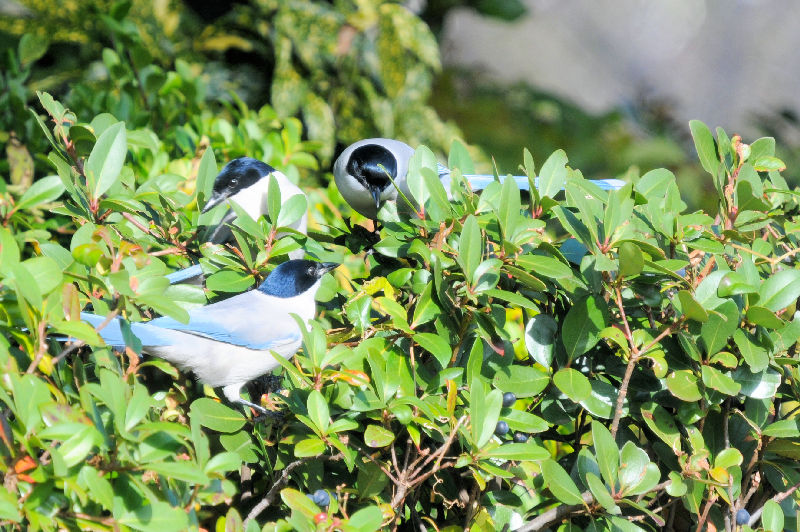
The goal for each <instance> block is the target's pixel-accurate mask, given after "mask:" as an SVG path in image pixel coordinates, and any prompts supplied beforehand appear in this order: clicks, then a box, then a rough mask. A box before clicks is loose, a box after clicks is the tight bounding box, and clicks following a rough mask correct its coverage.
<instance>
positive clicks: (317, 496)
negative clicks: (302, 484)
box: [311, 490, 331, 507]
mask: <svg viewBox="0 0 800 532" xmlns="http://www.w3.org/2000/svg"><path fill="white" fill-rule="evenodd" d="M311 500H312V501H314V504H316V505H317V506H320V507H322V506H328V505H329V504H330V503H331V496H330V495H329V494H328V492H327V491H325V490H317V491H315V492H314V495H312V496H311Z"/></svg>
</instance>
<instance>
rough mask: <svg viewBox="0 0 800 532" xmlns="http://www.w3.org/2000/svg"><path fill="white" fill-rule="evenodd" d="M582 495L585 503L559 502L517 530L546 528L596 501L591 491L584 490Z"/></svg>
mask: <svg viewBox="0 0 800 532" xmlns="http://www.w3.org/2000/svg"><path fill="white" fill-rule="evenodd" d="M581 497H582V498H583V502H584V503H585V504H559V505H558V506H555V507H553V508H550V509H549V510H547V511H546V512H544V513H543V514H540V515H539V516H537V517H536V519H533V520H532V521H528V522H527V523H525V524H524V525H522V526H521V527H519V528H518V529H517V530H516V532H536V531H538V530H544V529H546V528H549V527H550V526H551V525H552V524H553V523H556V522H558V521H561V520H562V519H564V518H565V517H567V516H568V515H570V514H573V513H576V512H580V511H584V510H586V505H587V504H591V503H593V502H594V497H593V496H592V492H590V491H584V492H583V494H582V495H581Z"/></svg>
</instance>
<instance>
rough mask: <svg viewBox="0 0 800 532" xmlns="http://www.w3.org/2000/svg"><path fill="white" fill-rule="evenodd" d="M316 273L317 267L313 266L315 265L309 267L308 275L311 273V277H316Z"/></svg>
mask: <svg viewBox="0 0 800 532" xmlns="http://www.w3.org/2000/svg"><path fill="white" fill-rule="evenodd" d="M316 274H317V269H316V268H313V267H312V268H309V269H308V275H309V276H310V277H314V276H315V275H316Z"/></svg>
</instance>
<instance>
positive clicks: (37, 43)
mask: <svg viewBox="0 0 800 532" xmlns="http://www.w3.org/2000/svg"><path fill="white" fill-rule="evenodd" d="M48 46H49V43H48V42H47V39H45V38H43V37H41V36H39V35H33V34H31V33H26V34H25V35H23V36H22V38H21V39H20V40H19V45H18V46H17V53H18V54H19V62H20V64H21V65H22V66H23V67H24V66H27V65H28V64H29V63H33V62H34V61H36V60H37V59H40V58H41V57H42V56H43V55H44V54H45V53H47V48H48Z"/></svg>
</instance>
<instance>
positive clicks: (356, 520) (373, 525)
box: [347, 506, 383, 532]
mask: <svg viewBox="0 0 800 532" xmlns="http://www.w3.org/2000/svg"><path fill="white" fill-rule="evenodd" d="M382 523H383V512H381V509H380V508H378V507H377V506H367V507H366V508H361V509H360V510H358V511H357V512H356V513H354V514H353V515H351V516H350V519H348V521H347V524H348V525H349V526H351V527H353V530H363V531H364V532H371V531H373V530H379V529H380V528H381V524H382Z"/></svg>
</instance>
